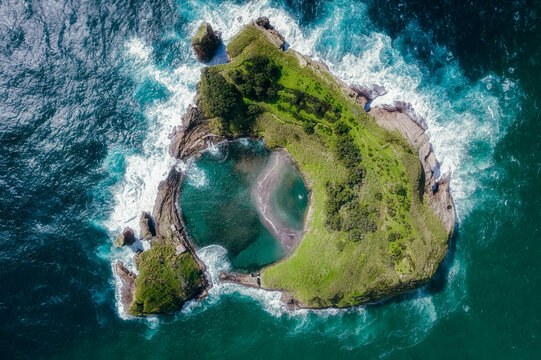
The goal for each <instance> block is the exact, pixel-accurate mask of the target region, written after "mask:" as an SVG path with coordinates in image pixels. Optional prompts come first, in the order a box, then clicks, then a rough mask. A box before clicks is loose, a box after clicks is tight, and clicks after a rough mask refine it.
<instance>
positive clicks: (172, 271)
mask: <svg viewBox="0 0 541 360" xmlns="http://www.w3.org/2000/svg"><path fill="white" fill-rule="evenodd" d="M182 250H184V249H182ZM138 268H139V275H138V276H137V279H136V283H137V290H136V292H135V300H134V302H133V304H132V306H131V307H130V309H129V310H128V312H129V313H130V314H131V315H135V316H145V315H150V314H160V313H172V312H175V311H178V310H180V308H181V307H182V305H183V304H184V302H185V301H186V300H189V299H191V298H192V297H194V296H195V295H196V294H198V293H199V292H200V290H201V288H202V287H203V283H202V274H201V269H200V267H199V266H198V265H197V263H196V261H195V259H194V257H193V255H192V254H191V253H190V252H189V251H184V252H183V253H179V250H177V248H175V247H174V246H173V245H172V244H169V243H167V242H166V241H164V240H160V241H155V240H153V243H152V248H151V249H150V250H147V251H145V252H143V253H141V255H140V256H139V259H138Z"/></svg>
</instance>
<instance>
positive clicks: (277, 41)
mask: <svg viewBox="0 0 541 360" xmlns="http://www.w3.org/2000/svg"><path fill="white" fill-rule="evenodd" d="M252 24H254V25H255V26H257V27H259V28H260V29H263V30H266V31H264V34H265V35H266V36H267V38H268V39H269V40H270V42H271V43H273V44H274V45H275V46H276V47H277V48H279V49H282V50H285V48H286V41H285V38H284V37H283V36H282V34H280V33H279V32H278V31H276V29H275V28H274V26H272V25H271V24H270V21H269V19H268V18H267V17H266V16H262V17H260V18H258V19H256V20H255V21H254V22H253V23H252Z"/></svg>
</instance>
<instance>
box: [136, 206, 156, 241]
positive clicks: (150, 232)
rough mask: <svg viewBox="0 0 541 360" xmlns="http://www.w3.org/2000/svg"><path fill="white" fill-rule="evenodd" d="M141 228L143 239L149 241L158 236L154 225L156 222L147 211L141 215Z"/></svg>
mask: <svg viewBox="0 0 541 360" xmlns="http://www.w3.org/2000/svg"><path fill="white" fill-rule="evenodd" d="M139 227H140V228H141V235H140V236H141V239H144V240H149V239H150V238H152V237H153V236H156V226H155V225H154V220H153V219H152V216H150V214H149V213H147V212H145V211H143V212H142V213H141V218H140V219H139Z"/></svg>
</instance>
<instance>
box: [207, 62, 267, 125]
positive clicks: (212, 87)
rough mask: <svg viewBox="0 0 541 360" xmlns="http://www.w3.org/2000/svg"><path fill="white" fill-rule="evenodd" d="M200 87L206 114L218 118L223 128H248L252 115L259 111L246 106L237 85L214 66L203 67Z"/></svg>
mask: <svg viewBox="0 0 541 360" xmlns="http://www.w3.org/2000/svg"><path fill="white" fill-rule="evenodd" d="M201 87H202V89H201V90H202V95H203V98H204V104H205V106H204V108H205V112H206V115H207V116H208V117H210V118H219V120H220V122H221V125H222V128H223V129H225V130H235V131H239V130H240V131H245V130H248V129H249V127H250V125H251V123H252V120H253V116H252V115H253V114H256V113H258V112H260V109H259V108H257V109H255V108H254V109H251V108H250V107H247V106H246V104H245V103H244V99H243V97H242V94H241V93H240V91H239V90H238V89H237V87H236V86H235V85H233V84H231V83H230V82H228V81H227V80H226V79H225V78H224V77H223V75H222V74H221V73H220V72H219V71H217V70H216V69H214V68H205V69H203V72H202V76H201Z"/></svg>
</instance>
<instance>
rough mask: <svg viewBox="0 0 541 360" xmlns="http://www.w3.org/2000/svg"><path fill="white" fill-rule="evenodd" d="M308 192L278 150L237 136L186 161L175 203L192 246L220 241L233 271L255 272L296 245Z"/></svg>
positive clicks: (287, 159)
mask: <svg viewBox="0 0 541 360" xmlns="http://www.w3.org/2000/svg"><path fill="white" fill-rule="evenodd" d="M308 196H309V193H308V190H307V189H306V187H305V185H304V182H303V179H302V177H301V175H300V174H299V172H298V171H297V169H296V168H295V167H294V166H293V165H292V163H291V161H290V160H289V158H288V157H287V156H286V155H285V154H284V153H282V152H275V151H271V150H269V149H267V148H266V147H265V146H264V145H263V143H262V142H261V141H254V140H248V139H241V140H238V141H231V142H229V141H224V142H221V143H219V144H216V145H214V146H212V147H211V148H210V149H208V150H207V151H205V152H203V153H201V156H200V157H199V158H197V159H196V160H195V161H194V162H193V163H191V165H190V167H189V168H188V169H187V173H186V177H185V180H184V181H183V183H182V185H181V192H180V197H179V202H180V204H181V206H180V208H181V209H182V218H183V221H184V223H185V226H186V229H187V232H188V234H189V236H190V237H191V238H192V241H193V243H194V245H195V246H196V247H197V248H202V247H205V246H208V245H211V244H217V245H220V246H222V247H224V248H225V249H226V250H227V252H228V256H229V258H230V260H231V263H232V265H233V268H234V270H241V271H255V270H259V269H261V268H262V267H264V266H265V265H268V264H271V263H273V262H276V261H278V260H280V259H281V258H283V257H284V256H286V255H287V254H289V253H290V252H291V251H293V250H294V249H295V248H296V247H297V245H298V243H299V241H300V239H301V237H302V234H303V225H304V219H305V214H306V209H307V206H308Z"/></svg>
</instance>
